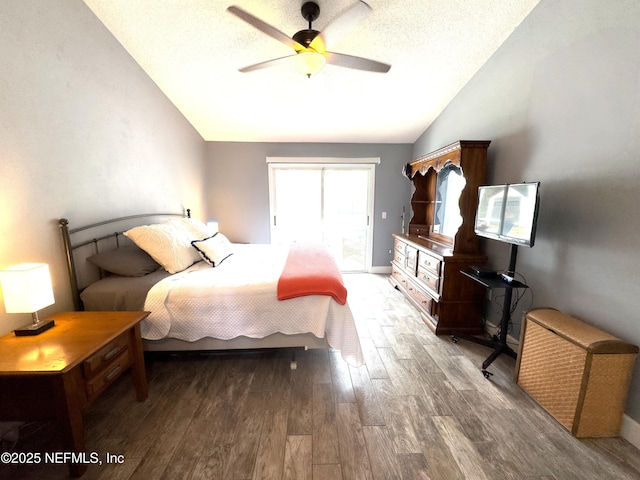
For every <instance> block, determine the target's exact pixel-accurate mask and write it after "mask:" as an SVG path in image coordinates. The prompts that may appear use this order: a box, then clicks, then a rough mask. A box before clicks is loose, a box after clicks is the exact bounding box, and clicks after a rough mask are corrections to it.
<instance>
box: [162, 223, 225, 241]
mask: <svg viewBox="0 0 640 480" xmlns="http://www.w3.org/2000/svg"><path fill="white" fill-rule="evenodd" d="M163 223H168V224H169V225H173V226H175V227H177V228H181V229H183V230H184V231H185V233H187V236H189V237H190V238H189V241H191V240H202V239H205V238H209V237H212V236H214V235H215V234H216V232H214V231H213V230H211V229H210V228H209V227H207V226H206V225H205V224H204V223H202V222H201V221H200V220H197V219H195V218H188V217H181V218H170V219H168V220H165V221H164V222H163Z"/></svg>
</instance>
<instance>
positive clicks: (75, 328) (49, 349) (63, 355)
mask: <svg viewBox="0 0 640 480" xmlns="http://www.w3.org/2000/svg"><path fill="white" fill-rule="evenodd" d="M148 314H149V312H66V313H57V314H55V315H53V316H50V317H48V318H53V319H54V320H55V327H53V328H52V329H51V330H48V331H46V332H44V333H42V334H40V335H38V336H33V337H17V336H15V335H14V334H13V333H10V334H7V335H5V336H3V337H0V420H18V421H21V420H47V419H56V420H57V421H58V423H59V426H60V431H61V433H62V435H63V439H64V441H65V446H66V448H68V449H69V451H73V452H84V451H85V443H84V426H83V419H82V414H83V412H84V411H86V409H87V408H88V407H89V405H90V404H91V403H92V402H93V401H94V400H95V399H96V398H98V396H99V395H100V394H101V393H102V392H103V391H104V390H105V389H106V388H107V387H108V386H109V385H111V384H112V383H113V382H114V381H115V380H116V379H117V378H118V377H120V375H121V374H122V373H123V372H125V371H126V370H127V369H129V368H131V371H132V376H133V384H134V387H135V390H136V398H137V400H138V401H139V402H142V401H144V400H145V399H146V398H147V378H146V373H145V367H144V357H143V352H142V340H141V338H140V322H141V321H142V320H144V319H145V318H146V317H147V315H148ZM86 468H87V466H86V465H85V464H73V463H69V472H70V474H71V475H72V476H80V475H82V474H83V473H84V471H85V470H86Z"/></svg>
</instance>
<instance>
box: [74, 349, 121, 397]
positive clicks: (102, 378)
mask: <svg viewBox="0 0 640 480" xmlns="http://www.w3.org/2000/svg"><path fill="white" fill-rule="evenodd" d="M130 366H131V355H130V352H129V349H128V348H125V349H124V350H122V351H121V352H120V354H119V355H118V356H117V357H116V358H115V359H112V360H111V362H110V363H109V364H107V365H105V368H104V369H103V370H102V371H101V372H100V373H99V374H97V375H96V376H95V377H93V378H89V379H87V380H86V383H85V385H86V389H87V397H88V399H89V401H91V400H93V399H94V398H95V397H96V396H98V395H99V394H100V392H102V391H103V390H104V389H105V388H107V387H108V386H109V385H110V384H111V383H112V382H113V381H115V380H116V379H117V378H118V377H119V376H120V374H121V373H122V372H124V371H125V370H126V369H127V368H129V367H130Z"/></svg>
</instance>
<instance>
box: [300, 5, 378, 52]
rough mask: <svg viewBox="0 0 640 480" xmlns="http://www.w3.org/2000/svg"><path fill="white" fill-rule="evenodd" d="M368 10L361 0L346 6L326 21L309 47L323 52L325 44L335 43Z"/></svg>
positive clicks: (367, 6) (365, 14) (369, 10)
mask: <svg viewBox="0 0 640 480" xmlns="http://www.w3.org/2000/svg"><path fill="white" fill-rule="evenodd" d="M370 12H371V7H370V6H369V5H368V4H367V3H365V2H363V1H358V2H356V3H354V4H353V5H351V6H350V7H347V8H346V9H344V10H343V11H342V12H340V13H339V14H338V15H337V16H336V17H334V18H333V20H331V21H330V22H329V23H328V25H327V26H326V27H325V28H324V29H323V30H322V32H321V33H320V35H318V36H317V37H316V38H314V39H313V41H312V42H311V44H310V45H309V47H311V48H313V49H314V50H315V51H317V52H320V53H323V52H324V51H325V50H326V49H327V47H326V46H327V45H331V46H333V45H335V44H337V43H338V42H339V41H340V40H342V38H343V37H344V36H345V35H346V34H347V33H349V32H350V31H351V29H353V28H354V27H355V26H356V25H357V24H358V23H359V22H360V21H361V20H363V19H364V18H365V17H366V16H367V15H368V14H369V13H370Z"/></svg>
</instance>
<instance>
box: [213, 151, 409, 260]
mask: <svg viewBox="0 0 640 480" xmlns="http://www.w3.org/2000/svg"><path fill="white" fill-rule="evenodd" d="M411 150H412V146H411V145H408V144H407V145H390V144H375V145H371V144H318V143H233V142H209V143H208V144H207V174H206V183H207V211H208V212H209V215H210V217H211V218H216V219H218V220H219V222H220V230H221V231H222V232H224V233H225V234H227V235H228V236H229V238H230V239H231V240H232V241H236V242H250V243H269V238H270V232H269V182H268V173H267V172H268V170H267V163H266V157H345V158H357V157H380V165H378V166H376V182H375V199H374V209H375V219H374V230H373V266H374V267H389V262H390V261H391V255H390V254H389V250H390V249H392V248H393V242H392V237H391V234H392V233H395V232H399V231H400V228H401V216H402V207H403V206H404V207H405V208H406V209H407V212H408V211H409V210H408V209H409V208H410V207H409V189H410V185H411V184H410V182H409V181H407V179H406V177H404V176H402V173H401V168H402V165H404V164H406V163H407V162H409V161H410V160H411ZM382 212H387V218H386V219H382V218H381V217H382ZM407 221H408V219H407Z"/></svg>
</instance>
